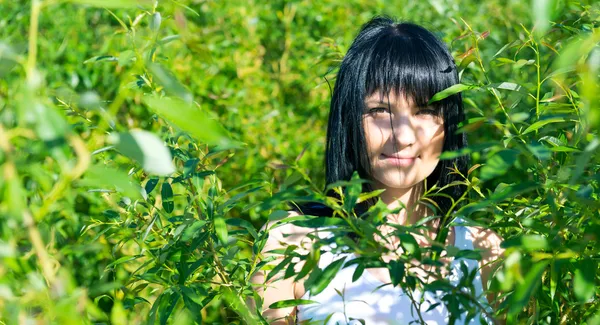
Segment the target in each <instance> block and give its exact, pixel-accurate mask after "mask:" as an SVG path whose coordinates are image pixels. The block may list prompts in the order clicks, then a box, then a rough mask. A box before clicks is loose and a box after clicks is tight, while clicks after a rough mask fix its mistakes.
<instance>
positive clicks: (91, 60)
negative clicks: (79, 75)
mask: <svg viewBox="0 0 600 325" xmlns="http://www.w3.org/2000/svg"><path fill="white" fill-rule="evenodd" d="M100 61H108V62H111V61H119V59H118V58H117V57H114V56H112V55H99V56H94V57H91V58H89V59H87V60H85V61H83V64H86V63H95V62H100Z"/></svg>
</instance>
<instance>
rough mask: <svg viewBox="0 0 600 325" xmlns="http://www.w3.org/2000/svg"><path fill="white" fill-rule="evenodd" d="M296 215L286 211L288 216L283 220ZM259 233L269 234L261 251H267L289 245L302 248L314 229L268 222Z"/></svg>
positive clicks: (293, 212)
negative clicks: (265, 232)
mask: <svg viewBox="0 0 600 325" xmlns="http://www.w3.org/2000/svg"><path fill="white" fill-rule="evenodd" d="M298 215H299V214H298V213H297V212H295V211H288V215H287V216H286V217H285V218H289V217H294V216H298ZM285 218H284V219H285ZM261 231H267V232H268V234H269V237H268V239H267V243H266V245H265V249H263V251H268V250H270V249H275V248H280V247H286V246H290V245H296V246H298V247H299V248H302V247H303V246H306V244H307V242H308V241H309V240H308V237H307V235H308V234H309V233H310V232H312V231H314V229H312V228H305V227H299V226H296V225H293V224H291V223H287V222H279V221H269V222H267V223H266V224H265V225H264V226H263V227H262V228H261Z"/></svg>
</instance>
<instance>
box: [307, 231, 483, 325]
mask: <svg viewBox="0 0 600 325" xmlns="http://www.w3.org/2000/svg"><path fill="white" fill-rule="evenodd" d="M454 229H455V242H454V246H456V247H457V248H459V249H470V250H472V249H473V236H472V234H471V232H470V230H469V229H468V228H467V227H464V226H455V227H454ZM321 234H322V232H321V231H319V236H321ZM344 256H346V260H345V263H347V262H349V261H350V260H352V259H353V258H355V255H354V254H336V255H334V254H333V253H331V252H324V253H322V254H321V259H320V260H319V268H321V269H324V268H325V267H327V265H329V264H330V263H331V262H333V261H334V260H337V259H339V258H343V257H344ZM461 264H465V265H466V266H467V268H468V269H469V271H472V270H474V269H477V273H476V276H475V279H474V282H473V286H474V289H475V292H474V296H475V297H477V299H478V300H479V301H480V302H481V303H482V305H483V306H486V307H489V306H488V303H487V300H486V298H485V295H484V294H483V286H482V283H481V274H480V273H479V270H478V268H479V265H478V262H477V260H471V259H463V258H461V259H455V260H453V261H452V262H451V274H450V276H449V280H450V281H451V283H452V284H457V283H458V282H459V280H460V277H462V276H463V274H462V271H461V269H460V266H461ZM355 269H356V264H354V265H350V266H348V267H343V268H341V269H340V270H339V271H338V273H337V275H336V276H335V277H334V279H333V280H332V281H331V282H330V283H329V285H328V286H327V287H326V288H325V289H324V290H323V291H321V292H320V293H319V294H317V295H315V296H312V295H311V294H310V292H308V291H307V292H306V293H305V294H304V295H303V296H302V297H301V299H309V300H313V301H316V302H317V303H314V304H309V305H300V306H298V307H297V308H298V309H297V324H327V325H338V324H340V325H360V324H361V322H360V321H359V319H362V320H363V321H364V324H366V325H389V324H403V325H404V324H419V316H418V314H417V313H416V307H415V306H414V305H413V304H412V300H411V299H410V298H409V297H408V296H407V295H406V294H405V293H404V292H403V290H402V289H401V288H400V287H393V286H392V285H391V284H389V285H385V283H383V282H381V281H380V280H379V279H377V278H376V277H375V276H374V275H372V274H371V273H370V272H368V271H367V270H365V271H364V272H363V273H362V276H361V277H360V278H358V279H357V280H356V281H355V282H352V275H353V274H354V270H355ZM336 289H337V290H338V291H339V292H340V293H343V295H344V298H343V299H342V297H341V296H340V294H338V292H336ZM420 295H421V293H420V292H417V291H415V292H414V294H413V298H415V301H419V298H420ZM440 298H441V296H440V297H438V296H437V294H436V293H434V292H428V291H426V292H425V299H424V303H422V304H421V306H420V307H421V308H420V309H421V316H422V318H423V320H424V322H425V323H426V324H428V325H442V324H448V320H449V312H448V310H447V308H446V306H445V305H444V303H443V302H442V301H441V300H440ZM436 303H439V304H438V305H437V306H435V307H433V308H432V309H431V310H428V309H429V308H430V307H431V306H432V305H434V304H436ZM328 317H329V320H328V321H327V323H324V321H325V320H326V319H327V318H328ZM465 318H466V315H461V317H460V318H459V319H458V321H457V322H456V323H455V324H457V325H458V324H467V323H465ZM479 318H480V317H479V315H477V316H476V317H475V318H474V319H472V320H471V321H470V322H469V323H468V324H469V325H472V324H480V321H479ZM411 322H412V323H411Z"/></svg>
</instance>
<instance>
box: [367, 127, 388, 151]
mask: <svg viewBox="0 0 600 325" xmlns="http://www.w3.org/2000/svg"><path fill="white" fill-rule="evenodd" d="M363 129H364V132H365V140H366V142H367V149H368V150H369V155H372V154H377V152H378V151H379V149H380V148H381V147H382V146H383V144H384V138H385V135H384V134H383V130H382V129H381V128H380V127H379V126H378V125H377V124H376V123H373V121H370V120H363Z"/></svg>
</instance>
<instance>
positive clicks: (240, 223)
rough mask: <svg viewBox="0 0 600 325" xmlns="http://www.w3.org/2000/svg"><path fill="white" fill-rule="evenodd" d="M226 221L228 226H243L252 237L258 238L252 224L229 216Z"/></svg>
mask: <svg viewBox="0 0 600 325" xmlns="http://www.w3.org/2000/svg"><path fill="white" fill-rule="evenodd" d="M226 223H227V224H228V225H230V226H234V227H241V228H244V229H246V230H247V231H248V233H249V234H250V235H251V236H252V237H253V238H254V239H256V238H258V233H256V229H255V228H254V226H253V225H252V224H251V223H250V222H248V221H246V220H244V219H241V218H229V219H227V221H226Z"/></svg>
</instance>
